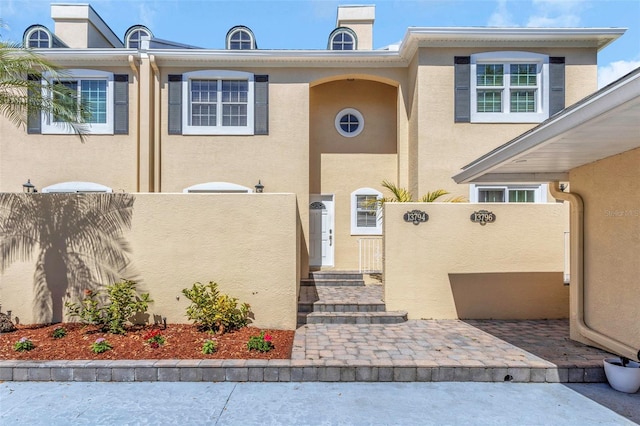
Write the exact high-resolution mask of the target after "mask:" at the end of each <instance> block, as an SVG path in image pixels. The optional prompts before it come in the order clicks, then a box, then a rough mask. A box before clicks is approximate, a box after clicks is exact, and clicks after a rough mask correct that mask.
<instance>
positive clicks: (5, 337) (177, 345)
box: [0, 323, 294, 360]
mask: <svg viewBox="0 0 640 426" xmlns="http://www.w3.org/2000/svg"><path fill="white" fill-rule="evenodd" d="M58 327H64V328H65V329H66V330H67V335H66V336H65V337H62V338H60V339H54V338H53V336H52V334H53V331H54V330H55V329H56V328H58ZM17 328H18V329H17V330H16V331H13V332H10V333H0V359H2V360H16V359H18V360H73V359H83V360H84V359H91V360H92V359H102V360H111V359H113V360H115V359H290V358H291V348H292V346H293V336H294V331H292V330H270V329H264V330H262V329H258V328H255V327H244V328H242V329H240V330H236V331H232V332H229V333H225V334H222V335H214V334H211V333H208V332H203V331H199V330H198V328H197V327H196V326H194V325H191V324H168V325H167V328H166V329H164V327H163V326H144V327H131V328H129V329H127V333H126V334H125V335H117V334H109V333H104V332H101V331H99V330H97V329H96V328H95V327H93V326H84V325H82V324H79V323H66V324H54V325H31V326H30V325H19V326H17ZM154 329H158V330H160V332H161V334H162V336H163V337H164V338H165V340H166V342H165V344H163V345H161V346H160V347H158V348H153V347H151V346H150V345H149V343H147V342H146V341H145V340H144V337H143V336H145V335H146V334H147V333H148V332H149V331H150V330H154ZM262 331H264V332H265V333H266V334H268V335H271V336H272V339H273V340H272V342H273V345H274V348H273V349H271V350H270V351H269V352H259V351H255V350H252V351H249V350H248V349H247V342H248V341H249V338H250V337H251V336H259V335H260V333H261V332H262ZM23 337H26V338H28V339H30V340H31V341H32V342H33V344H34V345H35V348H34V349H32V350H30V351H23V352H17V351H15V350H14V348H13V345H14V344H15V343H16V342H17V341H18V340H20V339H21V338H23ZM98 338H105V339H107V341H108V342H109V343H110V344H111V346H112V347H113V349H112V350H109V351H106V352H103V353H100V354H96V353H94V352H93V351H92V350H91V344H92V343H93V342H95V341H96V339H98ZM213 338H215V339H216V340H217V342H218V346H217V351H216V352H215V353H213V354H210V355H205V354H203V353H202V345H203V343H204V342H205V340H208V339H213Z"/></svg>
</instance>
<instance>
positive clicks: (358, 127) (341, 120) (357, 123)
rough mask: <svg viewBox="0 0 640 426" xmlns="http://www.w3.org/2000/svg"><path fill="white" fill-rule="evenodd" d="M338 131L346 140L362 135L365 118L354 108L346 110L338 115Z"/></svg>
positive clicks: (336, 123)
mask: <svg viewBox="0 0 640 426" xmlns="http://www.w3.org/2000/svg"><path fill="white" fill-rule="evenodd" d="M335 125H336V130H337V131H338V133H340V134H341V135H342V136H344V137H346V138H352V137H354V136H358V135H359V134H360V133H362V130H363V129H364V118H363V117H362V114H360V111H358V110H355V109H353V108H345V109H343V110H342V111H340V112H339V113H338V115H336V121H335Z"/></svg>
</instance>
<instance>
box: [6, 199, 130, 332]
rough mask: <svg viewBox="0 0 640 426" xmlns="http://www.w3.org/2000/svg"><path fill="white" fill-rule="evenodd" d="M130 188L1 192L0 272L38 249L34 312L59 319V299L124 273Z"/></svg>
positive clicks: (40, 317) (43, 319)
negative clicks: (120, 191) (101, 191)
mask: <svg viewBox="0 0 640 426" xmlns="http://www.w3.org/2000/svg"><path fill="white" fill-rule="evenodd" d="M133 203H134V197H133V196H132V195H131V194H82V195H80V194H79V195H69V194H9V193H3V194H0V272H2V271H4V270H5V269H6V268H8V267H9V266H10V265H11V264H12V263H13V262H15V261H28V260H30V259H31V257H32V255H33V253H34V252H35V251H36V250H37V251H38V256H37V260H36V267H35V273H34V277H33V284H34V290H35V291H34V294H35V297H34V303H35V305H34V313H35V315H34V316H35V317H36V320H37V321H38V322H41V323H42V322H60V321H62V313H63V312H62V309H63V306H64V300H65V299H67V300H68V299H69V298H73V299H76V298H78V297H79V296H80V295H81V294H82V291H83V290H97V289H99V288H100V287H101V286H102V285H104V284H106V283H112V282H114V281H115V280H117V279H119V278H121V277H122V276H123V272H124V270H125V269H126V268H127V266H128V264H129V256H128V255H129V253H130V249H129V247H128V244H127V242H126V241H125V239H124V238H123V236H122V234H123V232H124V230H125V229H128V228H130V227H131V218H132V214H133Z"/></svg>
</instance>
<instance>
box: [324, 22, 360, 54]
mask: <svg viewBox="0 0 640 426" xmlns="http://www.w3.org/2000/svg"><path fill="white" fill-rule="evenodd" d="M357 48H358V46H357V39H356V34H355V33H354V32H353V31H352V30H351V29H349V28H344V27H343V28H336V29H335V30H333V32H332V33H331V35H330V36H329V49H330V50H356V49H357Z"/></svg>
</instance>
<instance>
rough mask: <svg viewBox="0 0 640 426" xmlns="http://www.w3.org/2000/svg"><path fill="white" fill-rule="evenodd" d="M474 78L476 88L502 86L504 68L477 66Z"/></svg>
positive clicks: (490, 65) (495, 65)
mask: <svg viewBox="0 0 640 426" xmlns="http://www.w3.org/2000/svg"><path fill="white" fill-rule="evenodd" d="M476 78H477V80H476V84H477V85H478V86H502V85H503V84H504V68H503V66H502V65H501V64H485V65H481V64H478V65H477V66H476Z"/></svg>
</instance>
